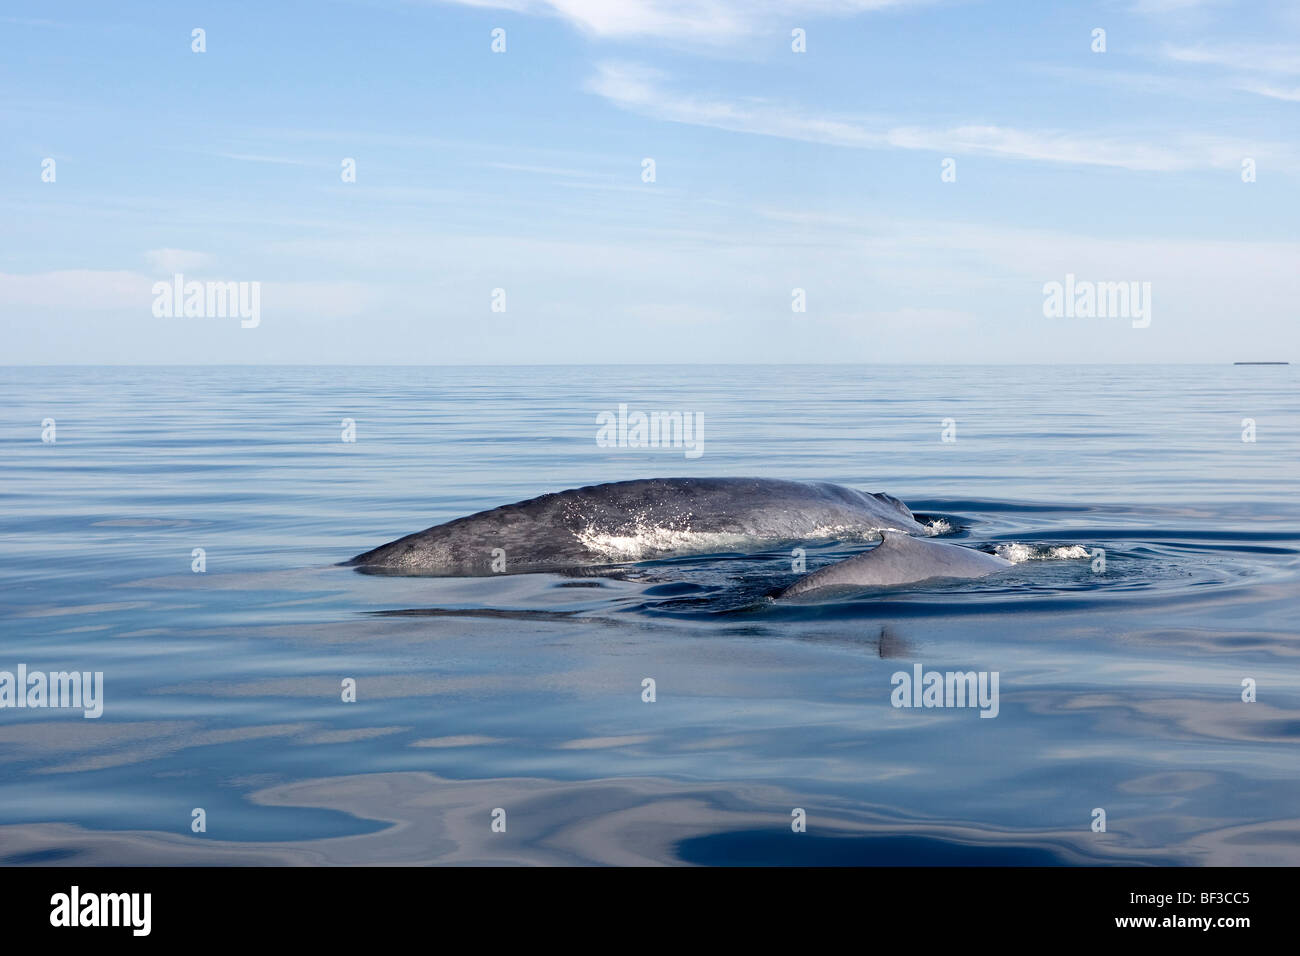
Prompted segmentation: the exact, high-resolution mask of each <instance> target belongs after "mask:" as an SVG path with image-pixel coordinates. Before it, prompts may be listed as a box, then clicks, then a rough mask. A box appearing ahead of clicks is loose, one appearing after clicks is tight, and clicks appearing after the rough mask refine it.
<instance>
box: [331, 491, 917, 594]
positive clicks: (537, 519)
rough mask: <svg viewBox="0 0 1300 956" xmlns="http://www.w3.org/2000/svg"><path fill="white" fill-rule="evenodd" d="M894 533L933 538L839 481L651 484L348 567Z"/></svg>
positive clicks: (448, 525)
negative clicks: (889, 531)
mask: <svg viewBox="0 0 1300 956" xmlns="http://www.w3.org/2000/svg"><path fill="white" fill-rule="evenodd" d="M886 529H893V530H897V531H900V532H904V533H915V534H922V533H925V530H926V529H925V527H924V526H923V525H921V524H920V523H919V522H918V521H917V520H916V519H915V517H914V516H913V515H912V513H911V511H909V510H908V508H907V506H906V505H905V504H903V503H902V502H901V501H899V500H898V499H897V498H894V497H893V496H891V495H886V494H883V493H880V494H868V493H865V492H861V491H857V490H855V489H852V488H847V487H844V486H843V485H836V484H832V483H830V482H799V481H783V480H777V479H768V478H649V479H640V480H635V481H619V482H611V483H608V484H601V485H588V486H585V487H582V488H571V489H569V490H567V491H561V492H555V493H552V494H545V495H541V496H540V497H537V498H530V499H528V500H527V501H520V502H516V503H515V504H509V505H503V506H502V507H499V508H493V509H491V510H489V511H481V512H479V513H478V514H473V515H469V516H467V517H464V518H457V519H455V520H454V521H448V522H445V523H444V524H439V525H434V526H433V527H431V528H426V529H425V530H424V531H419V532H416V533H415V534H410V535H407V536H405V537H403V538H399V539H397V540H396V541H391V542H389V543H388V544H385V545H381V546H380V547H378V548H375V549H373V550H371V551H367V552H365V553H364V554H360V555H357V556H356V557H355V558H353V559H352V560H351V561H349V562H347V563H348V564H350V565H354V566H359V567H361V568H362V569H363V570H370V571H377V572H380V573H392V574H426V575H462V576H469V575H488V574H493V573H501V571H504V572H505V573H522V572H531V571H550V570H564V569H570V568H577V567H583V566H592V565H609V564H621V563H626V562H632V561H644V560H649V559H653V558H657V557H662V556H665V555H673V554H689V553H704V552H712V551H747V550H757V549H761V548H762V547H764V546H768V545H770V544H772V543H775V542H784V541H800V540H810V539H817V538H834V537H854V536H872V535H874V534H875V533H877V532H880V531H884V530H886Z"/></svg>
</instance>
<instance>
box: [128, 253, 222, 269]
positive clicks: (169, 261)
mask: <svg viewBox="0 0 1300 956" xmlns="http://www.w3.org/2000/svg"><path fill="white" fill-rule="evenodd" d="M144 258H145V261H147V262H148V263H149V265H150V266H152V267H153V268H154V269H155V270H157V271H158V272H172V273H175V272H189V271H192V270H194V269H201V268H203V267H204V266H205V265H207V264H208V263H209V262H211V261H212V257H211V256H209V255H208V254H207V253H206V252H194V251H192V250H189V249H150V250H149V251H148V252H146V253H145V254H144Z"/></svg>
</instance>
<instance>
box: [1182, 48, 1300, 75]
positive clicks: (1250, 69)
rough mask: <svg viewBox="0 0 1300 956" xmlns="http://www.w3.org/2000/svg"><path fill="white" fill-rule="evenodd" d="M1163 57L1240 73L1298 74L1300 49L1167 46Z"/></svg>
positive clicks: (1299, 69) (1299, 70)
mask: <svg viewBox="0 0 1300 956" xmlns="http://www.w3.org/2000/svg"><path fill="white" fill-rule="evenodd" d="M1164 54H1165V56H1166V57H1168V58H1169V59H1171V60H1174V61H1175V62H1178V63H1198V64H1206V65H1212V66H1222V67H1227V68H1229V69H1233V70H1239V71H1241V72H1243V73H1280V74H1286V75H1296V74H1300V46H1296V45H1294V44H1283V43H1254V44H1245V43H1235V44H1234V43H1227V44H1224V43H1216V44H1213V45H1210V46H1167V47H1165V49H1164Z"/></svg>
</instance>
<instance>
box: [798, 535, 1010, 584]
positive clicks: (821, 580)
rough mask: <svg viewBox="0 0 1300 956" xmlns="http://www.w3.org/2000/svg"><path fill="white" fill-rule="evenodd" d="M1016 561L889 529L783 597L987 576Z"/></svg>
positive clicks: (807, 578) (807, 577)
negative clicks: (877, 540) (867, 546)
mask: <svg viewBox="0 0 1300 956" xmlns="http://www.w3.org/2000/svg"><path fill="white" fill-rule="evenodd" d="M1009 567H1012V563H1011V562H1010V561H1008V560H1006V559H1005V558H1001V557H998V556H997V555H995V554H985V553H984V552H983V551H976V550H974V549H973V548H963V547H961V546H960V545H955V544H947V543H945V542H941V541H933V540H930V539H926V538H912V537H909V536H907V535H903V534H894V533H892V532H885V533H884V534H883V537H882V539H881V542H880V544H878V545H877V546H876V547H874V548H872V549H871V550H870V551H866V552H864V553H862V554H859V555H855V556H854V557H851V558H848V559H846V560H844V561H840V562H838V563H836V564H832V565H830V566H829V567H825V568H822V569H821V570H819V571H814V572H813V573H812V574H809V575H806V576H805V577H802V578H800V579H799V580H798V581H795V582H794V584H792V585H790V586H789V587H788V588H786V589H785V590H784V591H782V592H781V593H780V594H779V595H777V597H778V598H788V597H796V596H798V595H800V594H807V593H809V592H811V591H818V590H822V589H824V588H836V587H839V588H847V587H888V586H895V585H900V584H913V583H915V582H917V581H926V580H929V579H932V578H982V577H984V576H985V575H988V574H993V573H995V572H997V571H1001V570H1004V569H1005V568H1009Z"/></svg>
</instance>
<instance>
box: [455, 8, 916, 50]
mask: <svg viewBox="0 0 1300 956" xmlns="http://www.w3.org/2000/svg"><path fill="white" fill-rule="evenodd" d="M449 2H452V3H459V4H461V5H463V6H471V7H486V8H491V9H496V10H510V11H513V12H516V13H528V14H540V15H544V16H553V17H559V18H561V19H563V20H565V21H567V22H568V23H570V24H572V25H573V26H574V27H576V28H578V29H579V30H581V31H582V32H584V33H587V34H590V35H592V36H596V37H602V38H632V37H657V38H661V39H676V40H690V41H692V42H703V43H714V44H725V43H729V42H733V41H735V40H737V39H740V38H742V37H746V36H750V35H752V34H753V33H755V32H757V31H758V30H759V29H761V28H762V27H763V26H765V25H767V26H770V25H771V24H773V23H778V22H779V23H780V24H782V27H783V29H786V27H785V24H787V23H789V22H790V21H791V18H797V17H812V16H817V17H849V16H855V15H857V14H861V13H867V12H870V11H873V10H885V9H890V8H898V7H907V6H918V5H922V4H926V3H931V2H934V0H449Z"/></svg>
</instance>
